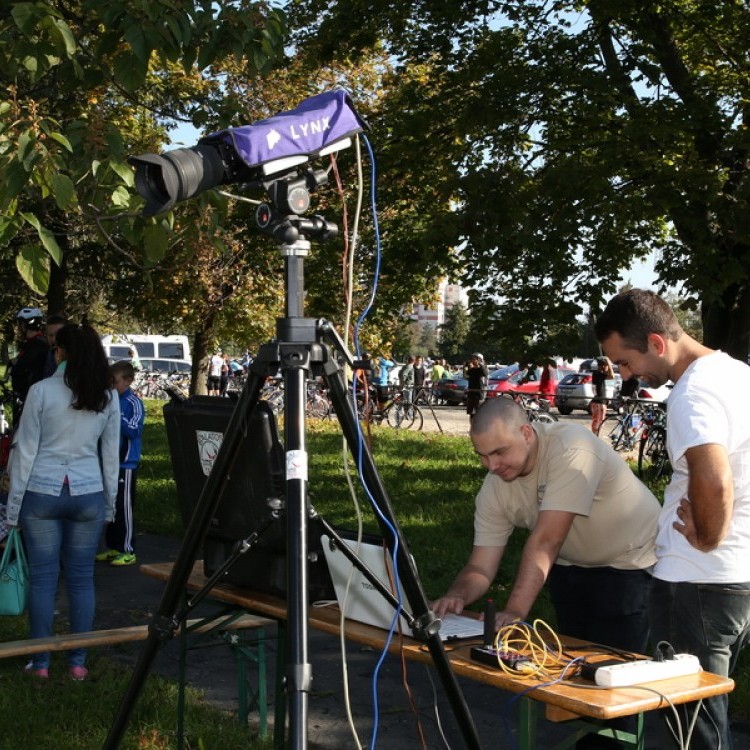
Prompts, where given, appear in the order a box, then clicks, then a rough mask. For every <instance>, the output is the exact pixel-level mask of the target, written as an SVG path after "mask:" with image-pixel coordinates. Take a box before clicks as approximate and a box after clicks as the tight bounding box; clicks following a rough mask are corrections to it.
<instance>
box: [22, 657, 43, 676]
mask: <svg viewBox="0 0 750 750" xmlns="http://www.w3.org/2000/svg"><path fill="white" fill-rule="evenodd" d="M23 671H24V672H26V674H30V675H33V676H34V677H39V678H40V679H42V680H46V679H47V678H48V677H49V669H47V667H42V668H41V669H34V662H33V661H30V662H29V663H28V664H27V665H26V666H25V667H24V668H23Z"/></svg>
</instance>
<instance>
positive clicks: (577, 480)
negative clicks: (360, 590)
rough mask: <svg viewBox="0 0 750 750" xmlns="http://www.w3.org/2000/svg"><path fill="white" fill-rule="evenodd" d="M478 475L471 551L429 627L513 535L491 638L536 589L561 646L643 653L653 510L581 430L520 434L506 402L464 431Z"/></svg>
mask: <svg viewBox="0 0 750 750" xmlns="http://www.w3.org/2000/svg"><path fill="white" fill-rule="evenodd" d="M471 440H472V442H473V444H474V449H475V451H476V452H477V454H478V455H479V457H480V459H481V461H482V463H483V464H484V466H485V467H486V468H487V470H488V474H487V476H486V478H485V480H484V483H483V485H482V488H481V489H480V491H479V494H478V496H477V500H476V511H475V515H474V548H473V550H472V553H471V556H470V557H469V561H468V563H467V564H466V565H465V566H464V568H463V569H462V570H461V572H460V573H459V574H458V576H457V577H456V580H455V581H454V582H453V584H452V585H451V587H450V589H449V590H448V592H447V593H446V594H445V595H444V596H443V597H441V598H440V599H438V600H437V601H435V602H434V603H433V609H434V611H435V612H436V614H437V615H438V616H439V617H442V616H443V615H445V613H446V612H454V613H460V612H461V611H462V610H463V609H464V607H466V606H467V605H469V604H471V603H472V602H474V601H476V600H477V599H479V598H480V597H481V596H482V595H484V594H485V592H486V591H487V590H488V588H489V587H490V585H491V584H492V581H493V580H494V578H495V575H496V574H497V570H498V567H499V565H500V562H501V560H502V558H503V553H504V552H505V546H506V544H507V541H508V539H509V537H510V535H511V533H512V532H513V530H514V529H515V528H517V527H518V528H524V529H529V530H530V531H531V534H530V535H529V538H528V540H527V541H526V544H525V545H524V548H523V553H522V557H521V563H520V566H519V570H518V574H517V576H516V580H515V583H514V585H513V590H512V591H511V594H510V597H509V599H508V602H507V604H506V607H505V609H504V610H503V611H501V612H498V613H497V615H496V621H495V626H496V628H500V627H502V626H504V625H507V624H508V623H510V622H513V621H516V620H524V619H526V617H527V615H528V613H529V611H530V609H531V607H532V605H533V604H534V601H535V600H536V597H537V596H538V594H539V592H540V591H541V589H542V586H544V584H545V582H546V583H547V586H548V588H549V590H550V594H551V598H552V603H553V605H554V607H555V612H556V614H557V630H558V632H560V633H561V634H564V635H569V636H574V637H577V638H583V639H585V640H589V641H594V642H597V643H604V644H607V645H610V646H614V647H616V648H621V649H625V650H629V651H638V652H643V651H644V650H645V648H646V645H647V639H648V619H647V600H648V585H649V581H650V573H649V569H650V568H651V566H652V565H653V564H654V562H655V560H656V558H655V554H654V539H655V536H656V521H657V518H658V516H659V510H660V508H659V503H658V501H657V500H656V498H655V497H654V496H653V495H652V494H651V492H650V491H649V490H648V489H647V488H646V487H645V486H644V485H643V484H642V483H641V482H640V481H639V480H638V479H637V478H636V477H635V476H634V474H633V472H632V471H631V470H630V468H629V467H628V465H627V464H626V463H625V462H624V461H623V460H622V458H621V457H620V456H618V455H617V454H616V453H615V452H614V451H613V450H612V449H611V448H610V447H609V446H607V445H606V444H605V443H604V442H603V441H602V440H600V439H599V438H597V437H596V436H595V435H593V434H592V433H591V432H590V431H589V430H587V429H586V428H585V427H583V426H582V425H577V424H574V423H571V422H557V423H554V424H542V423H535V424H534V425H533V426H532V425H531V424H530V423H529V422H528V420H527V418H526V415H525V413H524V411H523V409H522V408H521V407H520V406H518V405H517V404H515V403H514V402H513V401H511V400H510V399H504V398H497V399H492V400H490V401H487V402H486V403H485V405H484V406H482V408H481V409H480V410H479V411H478V412H477V414H476V416H475V418H474V420H473V422H472V425H471Z"/></svg>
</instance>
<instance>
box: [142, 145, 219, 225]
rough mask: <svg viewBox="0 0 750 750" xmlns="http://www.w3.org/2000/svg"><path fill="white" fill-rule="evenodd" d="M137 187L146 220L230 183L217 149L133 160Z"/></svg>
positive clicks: (203, 148) (182, 150) (196, 148)
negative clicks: (210, 189) (218, 186)
mask: <svg viewBox="0 0 750 750" xmlns="http://www.w3.org/2000/svg"><path fill="white" fill-rule="evenodd" d="M129 162H130V163H131V164H132V165H133V166H135V186H136V189H137V190H138V192H139V193H140V194H141V195H142V196H143V198H144V199H145V201H146V207H145V209H144V211H143V215H144V216H154V215H155V214H158V213H161V212H162V211H168V210H169V209H170V208H172V206H174V204H175V203H178V202H180V201H184V200H187V199H188V198H192V197H193V196H194V195H198V193H200V192H202V191H203V190H208V189H209V188H212V187H216V186H217V185H221V184H222V183H224V182H226V181H227V180H228V179H229V177H230V176H229V175H227V174H226V165H225V163H224V159H223V158H222V153H221V150H220V148H219V147H218V146H215V145H210V146H209V145H199V146H193V147H192V148H178V149H175V150H174V151H167V152H166V153H164V154H144V155H143V156H134V157H132V158H131V159H129Z"/></svg>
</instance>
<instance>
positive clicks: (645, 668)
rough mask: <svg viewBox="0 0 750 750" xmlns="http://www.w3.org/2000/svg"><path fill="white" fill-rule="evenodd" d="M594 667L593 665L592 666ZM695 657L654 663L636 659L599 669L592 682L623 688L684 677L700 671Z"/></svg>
mask: <svg viewBox="0 0 750 750" xmlns="http://www.w3.org/2000/svg"><path fill="white" fill-rule="evenodd" d="M594 666H595V665H594ZM701 669H702V668H701V665H700V662H699V661H698V657H697V656H693V654H675V657H674V659H665V660H664V661H654V660H653V659H637V660H636V661H623V662H620V663H618V664H607V665H605V666H603V667H599V669H597V670H596V673H595V674H594V682H596V684H597V685H601V686H602V687H624V686H626V685H639V684H641V683H642V682H654V681H655V680H668V679H669V678H670V677H684V676H685V675H688V674H697V673H698V672H700V671H701Z"/></svg>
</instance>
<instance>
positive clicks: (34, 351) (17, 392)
mask: <svg viewBox="0 0 750 750" xmlns="http://www.w3.org/2000/svg"><path fill="white" fill-rule="evenodd" d="M43 327H44V315H43V314H42V311H41V310H40V309H39V308H38V307H24V308H23V309H21V310H19V311H18V313H17V315H16V333H17V337H18V356H17V357H14V358H13V359H11V360H10V363H9V364H10V383H11V387H12V389H13V395H14V396H15V398H14V400H13V425H14V427H17V426H18V423H19V420H20V419H21V413H22V412H23V404H24V401H25V400H26V395H27V394H28V392H29V388H31V386H32V385H34V383H38V382H39V381H40V380H41V379H42V378H43V377H44V366H45V363H46V361H47V352H48V351H49V346H48V345H47V340H46V338H45V336H44V334H43V333H42V328H43Z"/></svg>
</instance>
